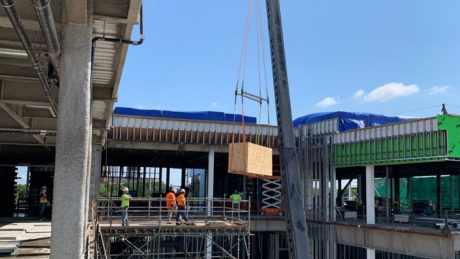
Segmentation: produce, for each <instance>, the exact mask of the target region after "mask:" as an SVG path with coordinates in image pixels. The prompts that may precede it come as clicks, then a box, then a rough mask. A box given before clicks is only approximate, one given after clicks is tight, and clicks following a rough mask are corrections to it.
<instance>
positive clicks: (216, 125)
mask: <svg viewBox="0 0 460 259" xmlns="http://www.w3.org/2000/svg"><path fill="white" fill-rule="evenodd" d="M242 135H243V128H242V126H241V124H234V123H228V122H211V121H209V122H208V121H187V120H173V119H160V118H145V117H133V116H120V115H114V116H113V129H112V133H111V138H112V139H115V140H123V141H150V142H161V143H176V144H177V143H189V144H214V145H226V144H228V143H230V142H232V139H234V140H235V142H239V141H242V138H241V137H242ZM277 135H278V130H277V128H276V127H274V126H265V125H260V126H259V125H246V126H245V136H246V141H248V142H253V143H255V142H257V140H258V143H259V144H261V145H265V146H275V145H276V142H275V141H276V137H277Z"/></svg>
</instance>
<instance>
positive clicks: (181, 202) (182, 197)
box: [177, 194, 185, 206]
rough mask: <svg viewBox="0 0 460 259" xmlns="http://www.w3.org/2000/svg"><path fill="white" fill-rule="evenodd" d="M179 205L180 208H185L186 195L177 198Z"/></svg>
mask: <svg viewBox="0 0 460 259" xmlns="http://www.w3.org/2000/svg"><path fill="white" fill-rule="evenodd" d="M177 205H179V206H185V195H184V194H180V195H179V196H178V197H177Z"/></svg>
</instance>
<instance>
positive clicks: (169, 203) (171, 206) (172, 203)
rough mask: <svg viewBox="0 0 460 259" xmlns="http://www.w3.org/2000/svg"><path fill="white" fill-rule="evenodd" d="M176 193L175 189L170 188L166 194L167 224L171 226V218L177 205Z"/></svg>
mask: <svg viewBox="0 0 460 259" xmlns="http://www.w3.org/2000/svg"><path fill="white" fill-rule="evenodd" d="M176 193H177V190H176V189H175V188H171V189H170V190H169V192H168V194H166V208H167V209H168V224H171V223H172V222H171V216H172V214H173V213H174V211H176V210H177V203H176Z"/></svg>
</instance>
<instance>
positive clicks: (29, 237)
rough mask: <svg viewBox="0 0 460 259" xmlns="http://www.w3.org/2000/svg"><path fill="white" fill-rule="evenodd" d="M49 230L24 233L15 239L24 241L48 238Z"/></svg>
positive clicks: (49, 235)
mask: <svg viewBox="0 0 460 259" xmlns="http://www.w3.org/2000/svg"><path fill="white" fill-rule="evenodd" d="M50 237H51V232H45V233H25V234H24V235H22V236H20V237H19V238H18V239H17V240H21V241H26V240H35V239H43V238H50Z"/></svg>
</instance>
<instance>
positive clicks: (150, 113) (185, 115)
mask: <svg viewBox="0 0 460 259" xmlns="http://www.w3.org/2000/svg"><path fill="white" fill-rule="evenodd" d="M113 114H117V115H132V116H144V117H156V118H171V119H182V120H203V121H226V122H233V121H236V122H241V121H242V119H243V116H241V115H240V114H228V113H223V112H212V111H204V112H176V111H163V110H142V109H133V108H126V107H116V108H115V110H114V111H113ZM244 122H245V123H257V119H256V118H255V117H249V116H244Z"/></svg>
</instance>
